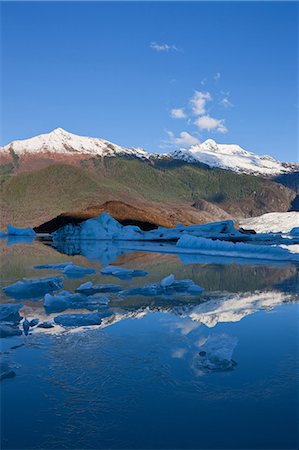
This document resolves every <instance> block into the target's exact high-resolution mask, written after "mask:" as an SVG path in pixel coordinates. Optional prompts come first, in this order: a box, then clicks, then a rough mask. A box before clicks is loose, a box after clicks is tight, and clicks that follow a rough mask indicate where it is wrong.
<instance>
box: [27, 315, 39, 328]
mask: <svg viewBox="0 0 299 450" xmlns="http://www.w3.org/2000/svg"><path fill="white" fill-rule="evenodd" d="M38 323H39V319H38V318H37V317H36V318H35V319H31V320H30V322H29V326H30V327H31V328H33V327H36V325H38Z"/></svg>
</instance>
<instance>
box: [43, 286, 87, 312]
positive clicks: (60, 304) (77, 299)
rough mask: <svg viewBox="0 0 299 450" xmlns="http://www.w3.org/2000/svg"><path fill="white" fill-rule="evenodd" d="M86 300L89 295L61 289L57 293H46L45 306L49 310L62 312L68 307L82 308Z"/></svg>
mask: <svg viewBox="0 0 299 450" xmlns="http://www.w3.org/2000/svg"><path fill="white" fill-rule="evenodd" d="M86 300H87V297H86V296H85V295H83V294H73V293H71V292H68V291H61V292H59V293H58V294H56V295H51V294H46V295H45V297H44V307H45V309H47V310H51V311H55V312H60V311H65V310H66V309H68V308H82V307H84V305H85V303H86Z"/></svg>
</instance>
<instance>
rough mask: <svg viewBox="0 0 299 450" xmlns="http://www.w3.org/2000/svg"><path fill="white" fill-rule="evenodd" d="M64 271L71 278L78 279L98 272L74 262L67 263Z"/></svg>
mask: <svg viewBox="0 0 299 450" xmlns="http://www.w3.org/2000/svg"><path fill="white" fill-rule="evenodd" d="M62 273H63V274H64V275H65V276H66V277H67V278H70V279H77V278H82V277H85V276H86V275H93V274H94V273H96V270H95V269H91V268H88V267H81V266H75V265H74V264H69V265H67V266H66V267H65V268H64V269H63V271H62Z"/></svg>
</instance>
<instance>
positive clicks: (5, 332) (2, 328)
mask: <svg viewBox="0 0 299 450" xmlns="http://www.w3.org/2000/svg"><path fill="white" fill-rule="evenodd" d="M21 334H22V331H21V330H20V329H19V328H18V327H17V326H16V325H14V324H12V323H11V322H1V323H0V337H1V338H5V337H11V336H20V335H21Z"/></svg>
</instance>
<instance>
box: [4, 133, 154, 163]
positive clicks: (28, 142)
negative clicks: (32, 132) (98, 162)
mask: <svg viewBox="0 0 299 450" xmlns="http://www.w3.org/2000/svg"><path fill="white" fill-rule="evenodd" d="M12 151H13V152H14V153H15V154H17V155H18V156H21V155H24V154H31V155H34V154H40V153H44V154H48V153H52V154H53V153H54V154H60V155H61V154H62V155H65V156H67V155H69V156H74V155H79V156H81V155H91V156H95V155H99V156H117V155H128V156H135V157H138V158H143V159H148V154H147V152H146V151H145V150H143V149H141V148H125V147H121V146H119V145H116V144H113V143H111V142H109V141H106V140H104V139H99V138H91V137H85V136H78V135H76V134H73V133H69V132H68V131H65V130H63V129H62V128H56V129H55V130H53V131H51V132H50V133H47V134H40V135H39V136H35V137H33V138H30V139H24V140H18V141H13V142H11V143H10V144H8V145H6V146H4V147H2V148H1V152H3V153H10V152H12Z"/></svg>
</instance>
